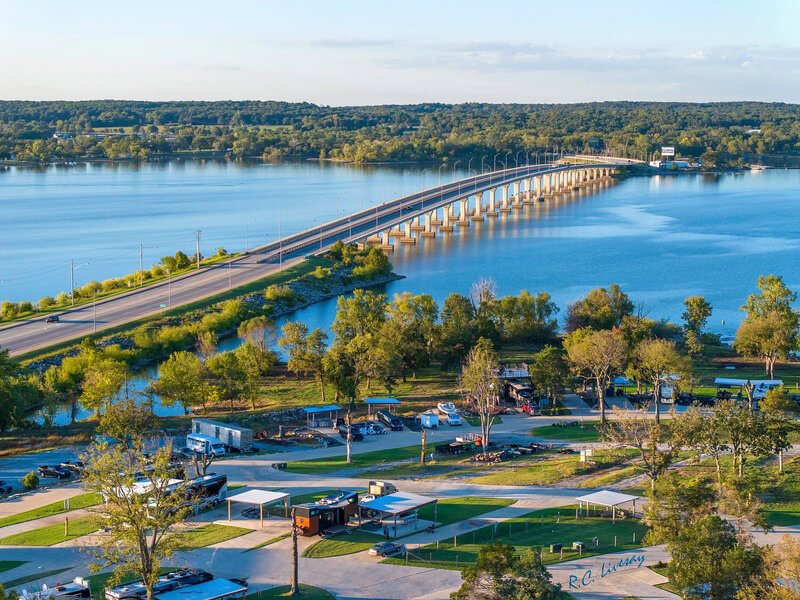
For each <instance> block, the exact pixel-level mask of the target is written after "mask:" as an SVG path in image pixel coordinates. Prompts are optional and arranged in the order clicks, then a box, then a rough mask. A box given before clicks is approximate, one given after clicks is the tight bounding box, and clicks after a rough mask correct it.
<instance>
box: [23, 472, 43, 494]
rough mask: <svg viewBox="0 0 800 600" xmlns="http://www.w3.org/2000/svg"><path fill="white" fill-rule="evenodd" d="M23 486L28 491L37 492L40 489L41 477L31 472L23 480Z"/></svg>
mask: <svg viewBox="0 0 800 600" xmlns="http://www.w3.org/2000/svg"><path fill="white" fill-rule="evenodd" d="M22 486H23V487H24V488H25V489H26V490H35V489H36V488H38V487H39V477H38V476H37V475H36V473H34V472H33V471H31V472H30V473H28V474H27V475H25V476H24V477H23V478H22Z"/></svg>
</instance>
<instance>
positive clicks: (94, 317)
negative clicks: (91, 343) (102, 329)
mask: <svg viewBox="0 0 800 600" xmlns="http://www.w3.org/2000/svg"><path fill="white" fill-rule="evenodd" d="M93 312H94V315H93V320H94V332H95V333H97V290H95V291H94V311H93Z"/></svg>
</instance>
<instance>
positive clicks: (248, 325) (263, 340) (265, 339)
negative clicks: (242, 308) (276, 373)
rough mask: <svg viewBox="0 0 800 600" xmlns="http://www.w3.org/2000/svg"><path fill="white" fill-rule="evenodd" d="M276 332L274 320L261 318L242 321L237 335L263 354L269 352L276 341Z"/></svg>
mask: <svg viewBox="0 0 800 600" xmlns="http://www.w3.org/2000/svg"><path fill="white" fill-rule="evenodd" d="M276 332H277V331H276V329H275V323H274V322H273V321H272V319H270V318H269V317H265V316H259V317H253V318H252V319H248V320H246V321H242V323H241V324H240V325H239V329H238V330H237V332H236V333H237V335H238V336H239V337H240V338H242V339H243V340H247V342H249V343H250V344H252V345H253V346H255V347H256V348H258V349H259V350H260V351H261V352H267V351H268V350H269V347H270V345H271V344H272V342H273V341H274V339H275V336H276Z"/></svg>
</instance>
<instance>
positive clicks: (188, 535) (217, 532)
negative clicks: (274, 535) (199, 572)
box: [181, 523, 253, 551]
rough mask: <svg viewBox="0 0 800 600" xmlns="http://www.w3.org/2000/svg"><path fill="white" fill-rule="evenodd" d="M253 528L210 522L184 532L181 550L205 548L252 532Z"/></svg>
mask: <svg viewBox="0 0 800 600" xmlns="http://www.w3.org/2000/svg"><path fill="white" fill-rule="evenodd" d="M252 531H253V530H252V529H247V528H245V527H234V526H232V525H218V524H217V523H210V524H208V525H203V526H202V527H197V528H195V529H190V530H189V531H186V532H185V533H184V534H183V540H182V541H181V550H184V551H186V550H195V549H197V548H205V547H206V546H211V545H212V544H219V543H220V542H225V541H227V540H232V539H233V538H236V537H239V536H240V535H244V534H246V533H250V532H252Z"/></svg>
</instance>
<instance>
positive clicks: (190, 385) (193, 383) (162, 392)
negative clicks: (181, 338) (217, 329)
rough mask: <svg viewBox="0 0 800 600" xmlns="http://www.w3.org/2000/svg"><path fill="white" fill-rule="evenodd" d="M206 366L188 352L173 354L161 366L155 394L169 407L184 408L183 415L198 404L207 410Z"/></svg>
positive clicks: (155, 385) (154, 385)
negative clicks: (205, 392)
mask: <svg viewBox="0 0 800 600" xmlns="http://www.w3.org/2000/svg"><path fill="white" fill-rule="evenodd" d="M205 377H206V372H205V366H204V365H203V363H202V361H201V360H200V358H198V357H197V355H195V354H193V353H191V352H186V351H180V352H173V353H172V354H171V355H170V357H169V358H168V359H167V360H166V361H164V363H163V364H162V365H161V369H160V376H159V379H158V381H157V382H155V384H153V389H154V390H155V392H156V393H157V394H158V395H159V396H161V400H162V402H163V403H164V404H166V405H167V406H174V405H176V404H177V405H178V406H181V407H183V414H185V415H188V414H189V409H190V408H191V407H192V406H197V405H198V404H200V405H202V406H203V410H205V409H206V398H205V394H204V391H205V386H204V379H205Z"/></svg>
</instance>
